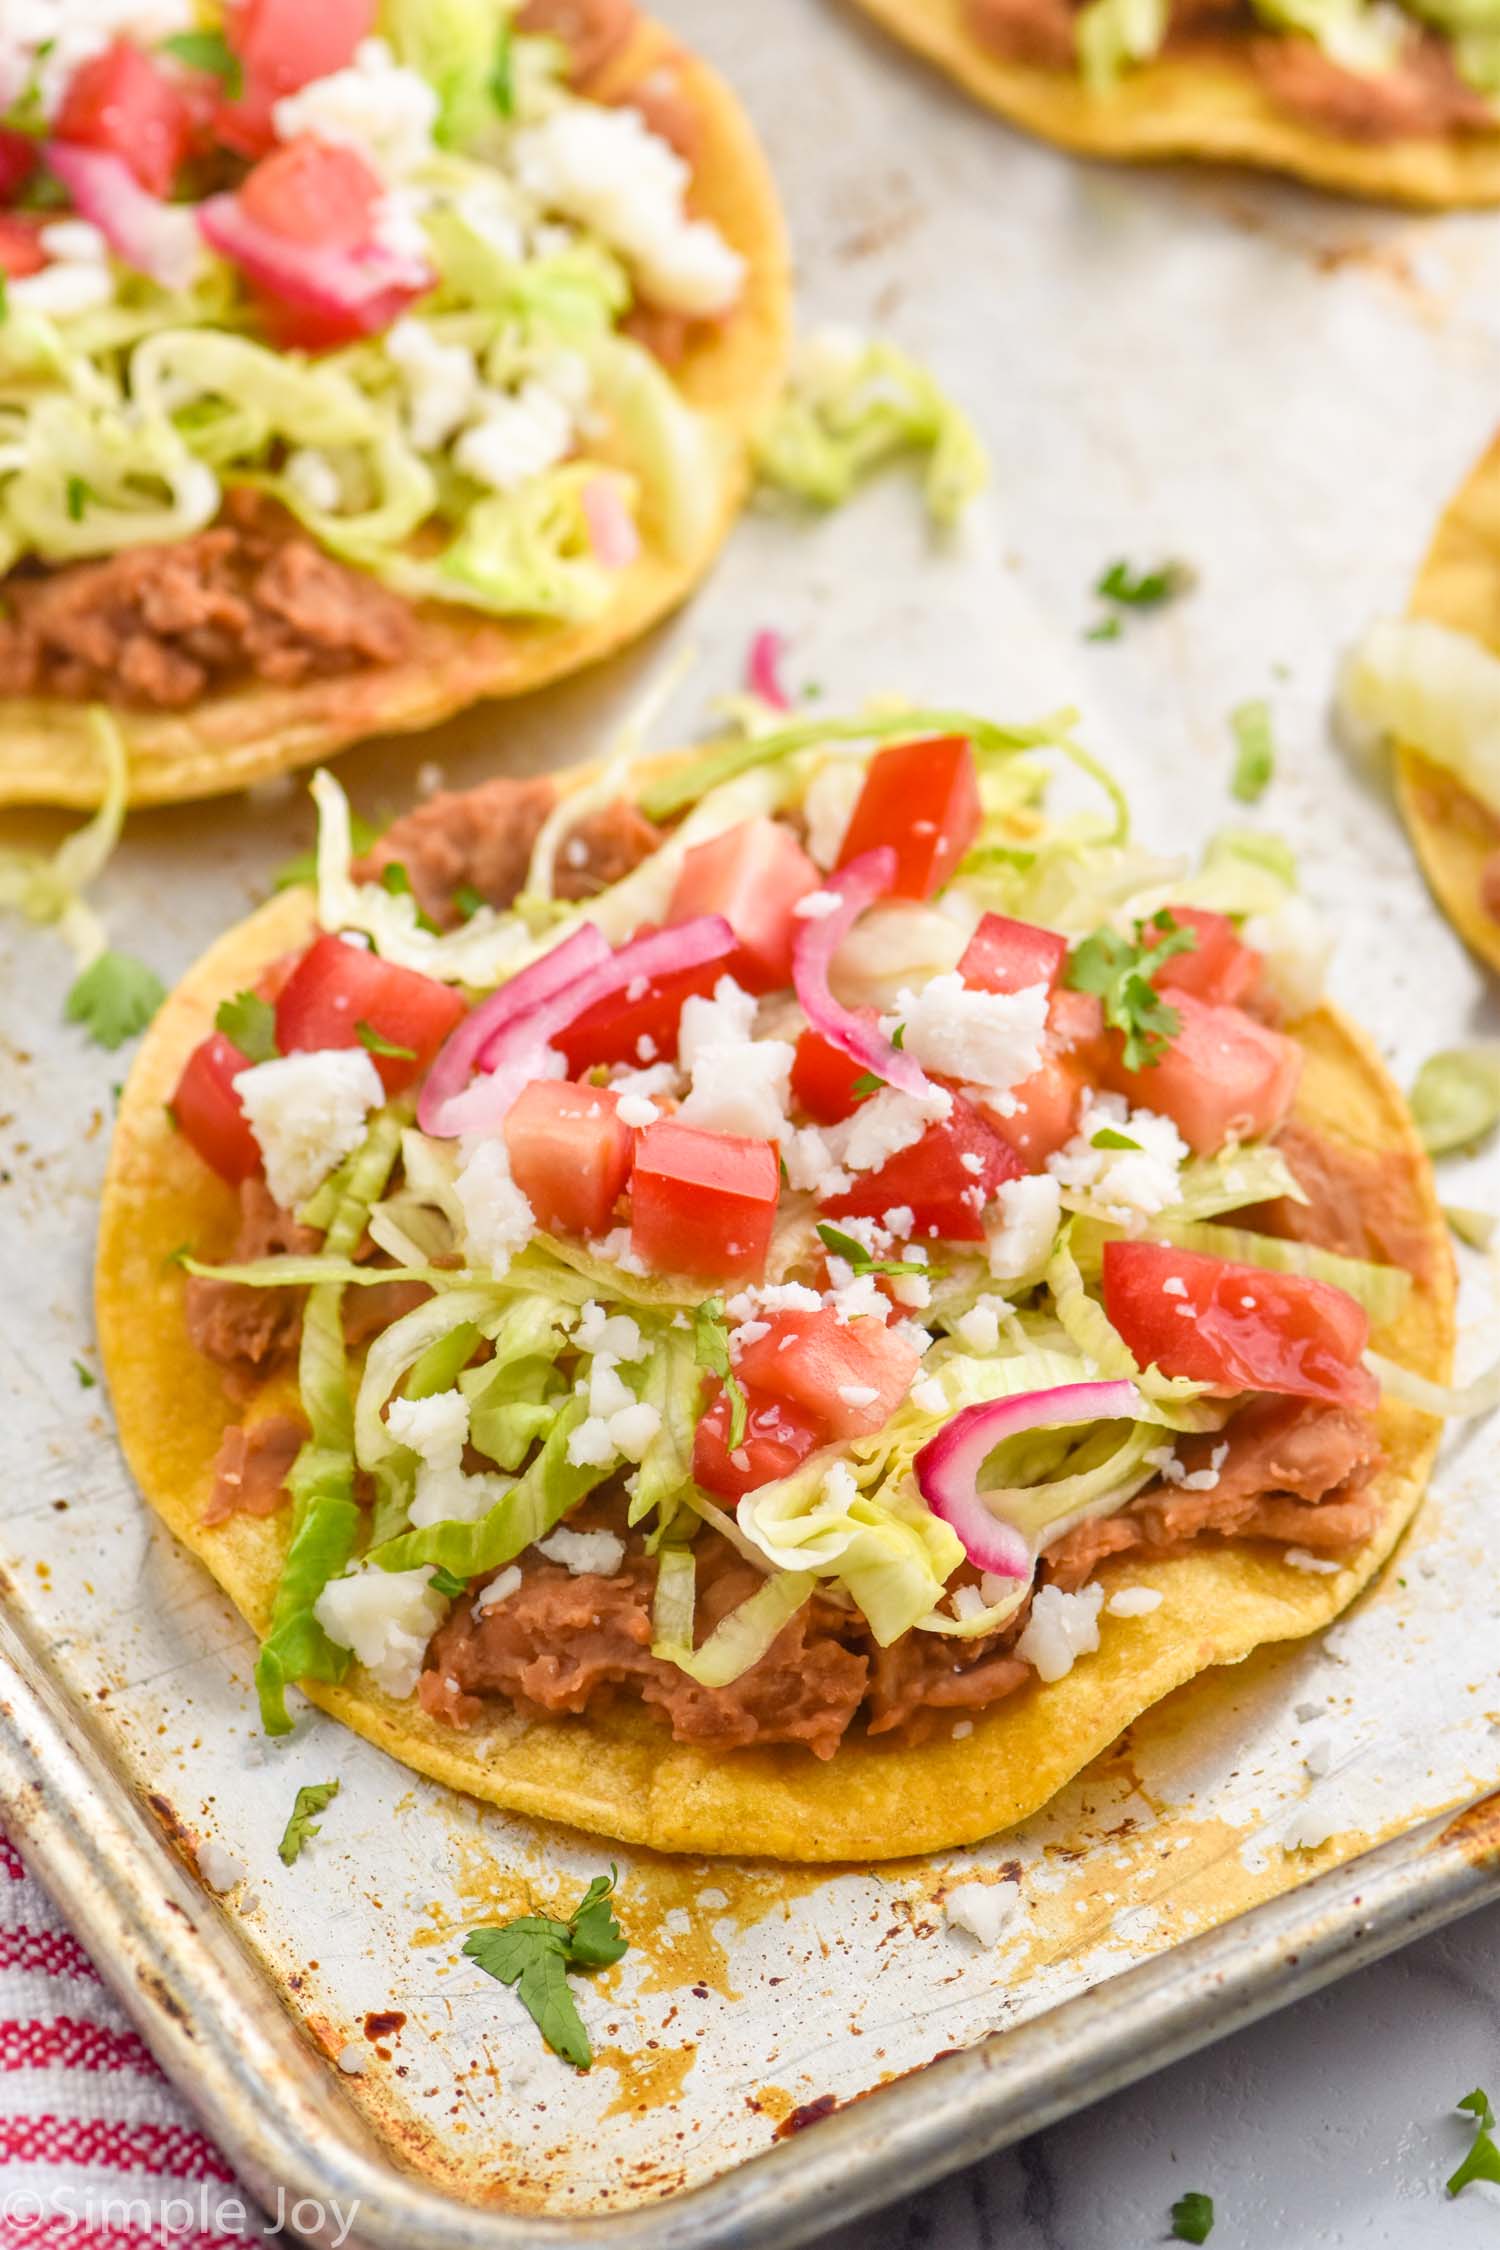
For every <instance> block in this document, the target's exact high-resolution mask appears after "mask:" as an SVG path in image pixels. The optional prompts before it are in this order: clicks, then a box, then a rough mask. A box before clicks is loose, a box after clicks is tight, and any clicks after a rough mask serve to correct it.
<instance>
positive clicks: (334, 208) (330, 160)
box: [240, 134, 382, 250]
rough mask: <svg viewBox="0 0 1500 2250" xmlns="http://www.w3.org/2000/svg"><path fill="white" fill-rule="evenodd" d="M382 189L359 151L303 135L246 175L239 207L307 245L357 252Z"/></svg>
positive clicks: (271, 228)
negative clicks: (333, 146)
mask: <svg viewBox="0 0 1500 2250" xmlns="http://www.w3.org/2000/svg"><path fill="white" fill-rule="evenodd" d="M381 193H382V190H381V185H380V180H379V177H378V175H377V174H376V173H374V172H372V171H371V169H370V167H369V165H368V164H367V163H366V162H365V160H364V158H363V157H362V156H361V155H360V154H359V153H358V151H357V150H355V149H352V148H332V147H330V146H329V145H328V143H327V142H325V141H315V140H313V139H311V138H310V137H309V136H308V135H307V134H303V135H302V137H301V138H300V139H299V140H295V141H288V142H287V144H286V146H285V148H279V149H277V150H276V151H275V153H274V155H271V156H267V157H265V158H263V159H262V161H261V162H260V163H259V164H257V165H256V167H255V169H254V171H253V172H247V173H246V175H245V178H244V180H243V181H242V182H241V185H240V207H241V209H242V210H243V211H244V213H245V215H246V217H247V218H250V219H253V220H254V221H255V223H256V225H257V226H262V227H266V228H267V229H268V230H269V231H270V232H271V233H272V234H280V235H285V236H286V238H287V239H288V241H291V242H304V243H306V244H307V246H308V247H309V249H320V250H353V249H357V248H358V247H359V245H360V244H361V243H362V242H367V241H368V240H369V237H370V229H371V227H372V225H373V223H374V212H375V207H376V205H377V204H378V203H379V201H380V197H381Z"/></svg>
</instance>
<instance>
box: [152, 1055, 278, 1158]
mask: <svg viewBox="0 0 1500 2250" xmlns="http://www.w3.org/2000/svg"><path fill="white" fill-rule="evenodd" d="M249 1068H250V1058H249V1056H248V1055H242V1054H241V1053H240V1051H239V1048H238V1047H236V1046H234V1045H233V1044H232V1042H231V1041H230V1040H228V1039H226V1038H225V1036H224V1034H223V1032H222V1031H211V1032H210V1033H209V1035H208V1037H207V1038H206V1039H200V1040H199V1042H198V1044H197V1046H196V1047H195V1048H194V1049H193V1051H192V1053H191V1054H190V1055H189V1056H188V1059H187V1061H186V1063H185V1064H184V1065H183V1071H182V1076H181V1077H180V1078H179V1079H178V1081H177V1091H176V1093H175V1094H174V1095H173V1096H172V1100H171V1103H170V1105H169V1106H170V1108H171V1113H172V1116H173V1117H174V1118H175V1120H176V1123H177V1129H178V1131H179V1132H180V1133H181V1134H182V1135H183V1136H184V1138H185V1139H186V1140H189V1141H191V1143H192V1145H193V1147H194V1148H195V1149H196V1150H197V1151H198V1154H199V1155H200V1156H201V1157H202V1159H203V1161H204V1163H205V1164H207V1165H209V1166H211V1167H212V1169H213V1170H214V1171H215V1172H217V1173H218V1175H219V1177H220V1179H221V1180H228V1181H229V1182H230V1183H231V1185H237V1184H238V1183H239V1181H241V1180H248V1179H249V1178H251V1176H252V1175H253V1174H254V1173H256V1172H258V1171H259V1170H260V1148H259V1146H258V1144H257V1142H256V1138H255V1135H254V1134H253V1133H252V1132H251V1130H250V1126H249V1122H248V1120H247V1118H246V1116H245V1113H244V1111H243V1110H242V1109H241V1107H240V1098H239V1095H238V1094H237V1093H236V1092H235V1090H234V1086H233V1084H232V1083H231V1081H232V1080H233V1079H234V1078H235V1077H236V1076H237V1074H238V1073H239V1072H240V1071H242V1070H248V1069H249Z"/></svg>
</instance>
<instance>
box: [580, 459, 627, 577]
mask: <svg viewBox="0 0 1500 2250" xmlns="http://www.w3.org/2000/svg"><path fill="white" fill-rule="evenodd" d="M583 516H584V521H585V523H586V524H587V525H588V527H589V545H590V546H591V547H592V548H593V550H594V559H595V561H596V562H601V563H602V564H603V565H604V568H605V569H606V570H625V569H628V568H629V566H630V564H631V563H633V562H634V561H635V559H636V556H637V555H638V554H639V553H640V551H641V535H640V533H639V532H638V531H637V529H636V527H635V518H634V516H632V514H631V513H630V510H629V509H628V508H627V507H626V505H625V502H624V500H623V499H622V498H621V496H620V487H619V485H618V483H617V482H616V480H615V479H614V478H613V477H590V478H589V481H588V483H587V484H586V485H585V486H584V488H583Z"/></svg>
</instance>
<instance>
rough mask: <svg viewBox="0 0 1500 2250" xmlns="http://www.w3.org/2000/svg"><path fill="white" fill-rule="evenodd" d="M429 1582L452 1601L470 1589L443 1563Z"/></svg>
mask: <svg viewBox="0 0 1500 2250" xmlns="http://www.w3.org/2000/svg"><path fill="white" fill-rule="evenodd" d="M476 1334H477V1331H476ZM427 1583H428V1585H429V1586H430V1587H431V1588H432V1590H433V1592H434V1593H435V1594H446V1595H447V1596H448V1598H449V1600H450V1601H456V1600H457V1599H458V1596H459V1595H460V1594H466V1593H467V1592H468V1590H469V1581H468V1579H467V1578H456V1577H455V1576H454V1574H453V1572H452V1571H451V1570H444V1569H443V1567H442V1565H441V1563H440V1564H439V1565H438V1567H437V1569H436V1570H435V1571H434V1572H433V1574H432V1576H431V1577H430V1578H429V1579H428V1581H427Z"/></svg>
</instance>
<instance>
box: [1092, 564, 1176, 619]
mask: <svg viewBox="0 0 1500 2250" xmlns="http://www.w3.org/2000/svg"><path fill="white" fill-rule="evenodd" d="M1192 584H1193V572H1192V571H1191V569H1190V568H1189V567H1188V565H1187V564H1186V563H1182V562H1164V563H1158V564H1157V566H1156V568H1155V570H1140V571H1133V570H1132V569H1131V567H1130V565H1129V563H1128V562H1112V563H1111V564H1110V566H1109V568H1108V569H1107V570H1102V571H1101V572H1100V573H1099V576H1098V578H1097V579H1096V580H1095V581H1094V592H1095V593H1096V594H1098V595H1099V596H1100V598H1101V599H1102V600H1104V601H1107V602H1120V603H1122V604H1123V605H1124V607H1125V608H1126V609H1159V608H1160V606H1161V604H1162V603H1163V602H1169V601H1171V600H1172V598H1173V596H1174V595H1176V594H1185V593H1187V591H1188V590H1189V588H1190V587H1191V586H1192Z"/></svg>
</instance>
